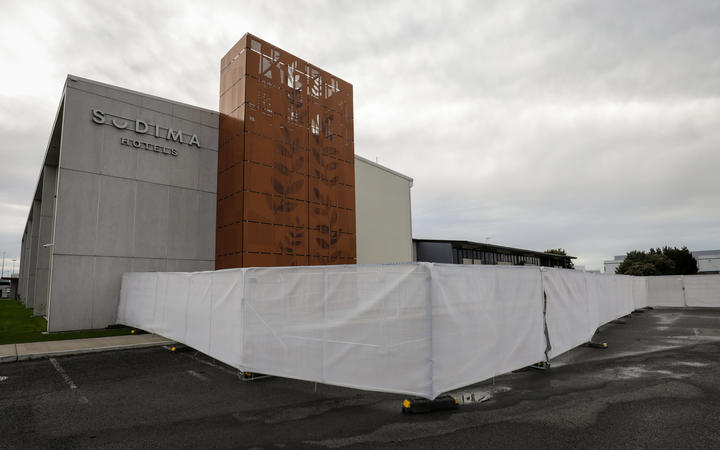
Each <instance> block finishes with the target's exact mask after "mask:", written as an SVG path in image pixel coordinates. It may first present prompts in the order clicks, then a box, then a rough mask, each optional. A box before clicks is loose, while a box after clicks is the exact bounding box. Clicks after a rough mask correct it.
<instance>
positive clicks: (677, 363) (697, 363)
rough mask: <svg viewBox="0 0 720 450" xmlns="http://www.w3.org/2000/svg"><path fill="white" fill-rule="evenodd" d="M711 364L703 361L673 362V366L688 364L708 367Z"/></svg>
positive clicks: (689, 365)
mask: <svg viewBox="0 0 720 450" xmlns="http://www.w3.org/2000/svg"><path fill="white" fill-rule="evenodd" d="M709 365H710V364H708V363H701V362H694V361H678V362H676V363H673V366H686V367H707V366H709Z"/></svg>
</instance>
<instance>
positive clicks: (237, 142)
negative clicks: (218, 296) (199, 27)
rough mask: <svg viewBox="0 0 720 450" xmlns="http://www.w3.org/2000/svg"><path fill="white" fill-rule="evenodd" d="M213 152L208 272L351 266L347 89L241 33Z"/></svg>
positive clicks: (225, 65)
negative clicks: (212, 239) (213, 215)
mask: <svg viewBox="0 0 720 450" xmlns="http://www.w3.org/2000/svg"><path fill="white" fill-rule="evenodd" d="M218 152H219V153H218V183H217V189H218V204H217V234H216V247H215V252H216V258H215V268H216V269H218V270H219V269H227V268H232V267H258V266H292V265H324V264H354V263H355V262H356V248H355V180H354V179H355V173H354V149H353V105H352V85H350V84H349V83H346V82H345V81H343V80H340V79H339V78H337V77H335V76H333V75H330V74H329V73H327V72H325V71H323V70H321V69H319V68H317V67H315V66H313V65H311V64H309V63H307V62H306V61H303V60H302V59H299V58H297V57H295V56H293V55H291V54H289V53H287V52H285V51H283V50H280V49H278V48H277V47H274V46H272V45H270V44H268V43H267V42H265V41H263V40H261V39H259V38H257V37H255V36H252V35H250V34H246V35H245V36H243V38H242V39H241V40H240V41H239V42H238V43H237V44H235V46H234V47H233V48H232V49H231V50H230V51H229V52H228V53H227V54H226V55H225V56H224V57H223V58H222V61H221V74H220V130H219V141H218Z"/></svg>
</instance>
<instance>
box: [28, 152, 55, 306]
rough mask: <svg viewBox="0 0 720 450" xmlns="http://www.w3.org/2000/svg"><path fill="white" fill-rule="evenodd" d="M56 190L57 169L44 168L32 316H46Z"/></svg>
mask: <svg viewBox="0 0 720 450" xmlns="http://www.w3.org/2000/svg"><path fill="white" fill-rule="evenodd" d="M56 189H57V167H52V166H47V165H46V166H45V167H44V168H43V176H42V198H41V200H40V218H39V219H40V225H39V228H38V245H37V260H36V263H35V293H34V296H35V299H34V301H33V314H34V315H36V316H44V315H46V314H47V304H48V300H49V295H50V291H49V287H50V260H51V256H52V246H49V247H46V246H45V245H46V244H52V242H53V224H54V213H55V192H56Z"/></svg>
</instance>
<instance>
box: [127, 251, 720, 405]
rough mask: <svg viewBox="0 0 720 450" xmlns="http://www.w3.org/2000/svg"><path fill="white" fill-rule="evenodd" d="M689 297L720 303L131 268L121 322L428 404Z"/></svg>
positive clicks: (238, 359) (706, 286)
mask: <svg viewBox="0 0 720 450" xmlns="http://www.w3.org/2000/svg"><path fill="white" fill-rule="evenodd" d="M683 282H684V284H685V291H683ZM543 293H544V294H545V296H546V300H544V298H543ZM686 298H687V305H688V306H720V276H688V277H685V278H683V277H679V276H677V277H647V278H640V277H628V276H622V275H599V274H589V273H584V272H576V271H572V270H565V269H550V268H542V270H541V269H540V268H538V267H508V266H479V265H470V266H463V265H445V264H428V263H415V264H397V265H348V266H316V267H275V268H253V269H230V270H221V271H216V272H195V273H158V272H153V273H126V274H124V275H123V281H122V289H121V295H120V304H119V306H118V323H124V324H127V325H131V326H135V327H138V328H141V329H144V330H147V331H150V332H153V333H157V334H160V335H162V336H165V337H168V338H170V339H174V340H177V341H178V342H182V343H184V344H187V345H189V346H190V347H193V348H195V349H197V350H200V351H202V352H204V353H206V354H208V355H210V356H211V357H213V358H216V359H218V360H220V361H223V362H224V363H226V364H229V365H231V366H233V367H236V368H238V369H241V370H245V371H250V372H259V373H266V374H270V375H279V376H285V377H290V378H297V379H303V380H308V381H317V382H322V383H328V384H335V385H341V386H348V387H355V388H361V389H369V390H379V391H384V392H397V393H405V394H411V395H418V396H422V397H427V398H434V397H436V396H437V395H439V394H441V393H443V392H447V391H449V390H452V389H456V388H459V387H461V386H466V385H469V384H473V383H476V382H479V381H483V380H485V379H488V378H490V377H493V376H495V375H499V374H502V373H506V372H508V371H511V370H514V369H518V368H520V367H524V366H527V365H530V364H533V363H536V362H540V361H544V360H545V359H546V358H545V351H546V349H547V348H548V344H549V351H548V357H551V358H552V357H555V356H558V355H560V354H562V353H564V352H566V351H568V350H570V349H572V348H573V347H576V346H577V345H580V344H582V343H584V342H588V341H589V340H590V339H591V337H592V335H593V334H594V332H595V330H596V329H597V327H599V326H600V325H602V324H604V323H607V322H609V321H612V320H614V319H617V318H618V317H621V316H624V315H626V314H629V313H630V312H632V311H633V309H635V308H641V307H644V306H646V305H650V306H685V299H686ZM544 304H545V305H544ZM544 306H545V307H546V310H545V312H543V307H544ZM546 332H547V337H546Z"/></svg>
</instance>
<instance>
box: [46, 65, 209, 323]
mask: <svg viewBox="0 0 720 450" xmlns="http://www.w3.org/2000/svg"><path fill="white" fill-rule="evenodd" d="M92 109H99V110H101V111H103V112H104V113H106V114H108V115H110V114H111V115H112V117H116V119H117V121H118V123H122V121H123V120H124V119H123V118H125V119H132V120H134V119H140V120H143V121H146V122H148V123H153V124H158V125H160V126H161V127H162V128H163V130H164V129H166V128H167V127H171V128H173V129H174V130H177V129H180V130H182V131H183V132H185V133H191V134H193V133H194V134H196V135H197V136H198V139H199V142H200V146H199V148H198V147H196V146H195V145H187V144H185V143H179V142H169V141H167V140H165V139H162V138H157V137H155V136H154V135H153V133H148V134H140V133H136V132H135V131H133V130H131V129H118V128H117V127H115V126H113V125H112V124H109V123H106V124H96V123H93V121H92V120H91V119H92V115H91V110H92ZM64 111H65V112H64V120H63V128H62V138H61V147H60V161H59V166H60V167H59V170H58V184H57V186H58V191H57V206H56V211H55V232H54V243H55V245H54V247H53V255H52V269H51V282H50V292H51V294H50V304H49V314H48V316H49V317H48V318H49V324H48V330H49V331H60V330H71V329H86V328H101V327H104V326H105V325H107V324H111V323H114V322H115V315H116V310H117V304H118V301H119V293H120V280H121V276H122V274H123V272H137V271H199V270H212V269H213V268H214V258H215V206H216V192H217V189H216V182H217V141H218V138H217V133H218V130H217V128H218V114H217V113H215V112H212V111H208V110H203V109H199V108H193V107H190V106H187V105H182V104H179V103H176V102H172V101H169V100H163V99H158V98H154V97H150V96H145V95H141V94H138V93H134V92H130V91H127V90H123V89H121V88H116V87H112V86H107V85H102V84H99V83H95V82H90V81H88V80H82V79H77V80H73V79H69V80H68V82H67V85H66V91H65V105H64ZM122 138H128V139H134V140H140V141H143V142H149V143H152V144H155V145H164V146H167V147H171V148H174V149H175V150H176V151H177V156H169V155H165V154H162V153H158V152H154V151H152V150H145V149H138V148H133V147H129V146H126V145H121V139H122Z"/></svg>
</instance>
